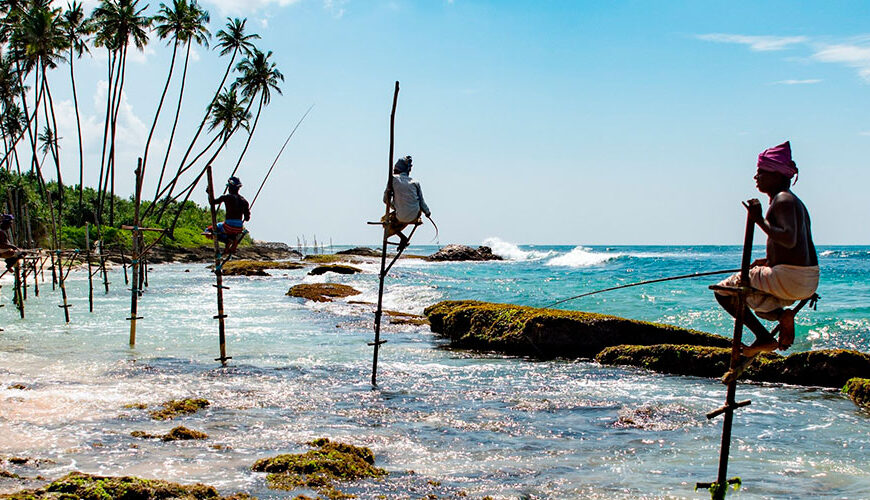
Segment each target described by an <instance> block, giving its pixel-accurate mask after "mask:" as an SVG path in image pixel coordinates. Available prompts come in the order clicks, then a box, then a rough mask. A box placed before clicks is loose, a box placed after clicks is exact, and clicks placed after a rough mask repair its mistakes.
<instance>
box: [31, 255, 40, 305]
mask: <svg viewBox="0 0 870 500" xmlns="http://www.w3.org/2000/svg"><path fill="white" fill-rule="evenodd" d="M41 260H42V259H41V258H40V257H39V255H37V256H36V258H35V259H33V295H35V296H37V297H39V275H38V274H37V272H38V270H37V267H39V262H40V261H41Z"/></svg>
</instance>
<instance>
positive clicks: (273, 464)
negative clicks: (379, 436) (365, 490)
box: [251, 438, 387, 498]
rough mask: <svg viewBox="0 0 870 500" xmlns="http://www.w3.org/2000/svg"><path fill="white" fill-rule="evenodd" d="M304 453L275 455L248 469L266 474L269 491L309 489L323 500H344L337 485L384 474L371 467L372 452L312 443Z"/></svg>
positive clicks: (319, 441)
mask: <svg viewBox="0 0 870 500" xmlns="http://www.w3.org/2000/svg"><path fill="white" fill-rule="evenodd" d="M308 445H309V446H312V447H315V448H316V449H314V450H309V451H307V452H305V453H294V454H286V455H278V456H276V457H272V458H263V459H260V460H257V461H256V462H255V463H254V465H253V466H252V467H251V469H252V470H253V471H255V472H268V473H269V475H268V476H266V482H267V484H268V485H269V487H270V488H276V489H282V490H295V489H297V488H310V489H314V490H316V491H317V492H318V493H320V494H322V495H324V496H326V497H327V498H347V497H345V496H340V495H344V493H342V492H340V491H338V490H336V489H335V483H336V482H338V481H351V480H357V479H365V478H379V477H383V476H386V475H387V471H386V470H384V469H381V468H379V467H375V466H374V463H375V456H374V454H373V453H372V450H370V449H368V448H365V447H360V446H354V445H351V444H345V443H339V442H335V441H330V440H329V439H327V438H320V439H316V440H314V441H312V442H310V443H308Z"/></svg>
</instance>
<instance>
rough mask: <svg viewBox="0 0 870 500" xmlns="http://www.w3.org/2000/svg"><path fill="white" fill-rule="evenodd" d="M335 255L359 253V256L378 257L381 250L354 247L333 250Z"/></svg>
mask: <svg viewBox="0 0 870 500" xmlns="http://www.w3.org/2000/svg"><path fill="white" fill-rule="evenodd" d="M335 255H359V256H361V257H380V256H381V251H380V250H375V249H374V248H368V247H356V248H351V249H348V250H342V251H340V252H335Z"/></svg>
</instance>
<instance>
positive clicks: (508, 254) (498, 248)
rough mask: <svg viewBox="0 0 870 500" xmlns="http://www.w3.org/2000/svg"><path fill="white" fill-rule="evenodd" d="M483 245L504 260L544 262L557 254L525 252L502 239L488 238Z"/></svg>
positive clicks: (535, 251) (534, 251)
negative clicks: (543, 260)
mask: <svg viewBox="0 0 870 500" xmlns="http://www.w3.org/2000/svg"><path fill="white" fill-rule="evenodd" d="M483 244H484V245H486V246H488V247H489V248H491V249H492V253H494V254H495V255H498V256H499V257H502V258H504V259H505V260H519V261H523V260H542V259H546V258H547V257H550V256H552V255H553V254H554V253H555V252H553V251H552V250H550V251H546V252H542V251H539V250H523V249H521V248H520V247H519V246H517V245H515V244H513V243H510V242H508V241H504V240H502V239H500V238H487V239H485V240H483Z"/></svg>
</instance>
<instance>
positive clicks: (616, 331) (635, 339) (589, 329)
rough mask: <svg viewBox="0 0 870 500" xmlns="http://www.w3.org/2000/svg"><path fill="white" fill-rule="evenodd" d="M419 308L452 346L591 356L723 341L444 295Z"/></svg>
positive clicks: (600, 317)
mask: <svg viewBox="0 0 870 500" xmlns="http://www.w3.org/2000/svg"><path fill="white" fill-rule="evenodd" d="M424 314H425V315H426V316H427V317H428V318H429V322H430V323H431V325H432V331H433V332H436V333H441V334H444V335H446V336H448V337H449V338H450V340H451V342H452V344H453V345H454V346H455V347H462V348H471V349H484V350H493V351H499V352H505V353H508V354H519V355H529V356H535V357H544V358H546V357H555V356H560V357H591V356H594V355H595V354H597V353H598V352H600V351H601V350H602V349H604V348H605V347H609V346H614V345H621V344H639V345H651V344H662V343H673V344H676V343H680V344H692V345H707V346H714V347H716V346H718V347H725V346H727V345H729V340H728V339H726V338H724V337H720V336H718V335H711V334H709V333H704V332H699V331H694V330H686V329H683V328H678V327H676V326H672V325H665V324H659V323H649V322H645V321H635V320H630V319H625V318H620V317H617V316H609V315H604V314H596V313H588V312H582V311H565V310H561V309H540V308H534V307H526V306H517V305H512V304H493V303H488V302H479V301H471V300H460V301H445V302H439V303H437V304H435V305H432V306H429V307H427V308H426V309H425V311H424Z"/></svg>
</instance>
